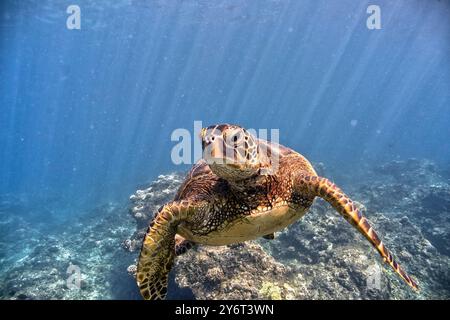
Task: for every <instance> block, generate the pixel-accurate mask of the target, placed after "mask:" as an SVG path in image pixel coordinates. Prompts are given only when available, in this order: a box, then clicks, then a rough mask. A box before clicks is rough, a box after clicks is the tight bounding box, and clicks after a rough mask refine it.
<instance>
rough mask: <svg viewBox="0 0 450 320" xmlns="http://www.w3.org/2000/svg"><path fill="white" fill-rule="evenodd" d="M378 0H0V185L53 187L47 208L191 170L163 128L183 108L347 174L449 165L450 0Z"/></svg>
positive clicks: (187, 115)
mask: <svg viewBox="0 0 450 320" xmlns="http://www.w3.org/2000/svg"><path fill="white" fill-rule="evenodd" d="M375 2H376V3H375ZM375 2H374V1H354V0H341V1H325V0H302V1H287V0H286V1H283V0H258V1H256V0H254V1H251V0H215V1H207V0H185V1H181V0H180V1H176V0H173V1H163V0H161V1H158V0H150V1H143V0H142V1H137V0H127V1H121V0H118V1H105V0H98V1H85V0H74V1H55V0H52V1H41V0H39V1H10V0H3V1H1V4H0V194H5V195H6V194H13V195H16V196H21V197H28V198H37V199H47V198H50V197H53V198H58V199H64V201H62V202H63V205H59V209H52V210H53V211H54V212H53V214H54V215H55V217H58V215H59V216H61V215H70V216H73V215H77V214H78V213H79V211H77V210H76V208H78V207H90V206H92V207H95V206H96V205H99V204H102V203H105V202H107V201H119V202H120V201H126V199H127V197H128V196H129V195H130V194H131V193H132V192H134V190H135V189H136V187H137V186H138V185H139V184H142V183H146V182H148V181H151V180H152V179H154V178H155V177H157V176H158V175H159V174H162V173H167V172H170V171H174V170H175V171H183V170H186V169H188V168H189V166H188V165H184V166H176V165H174V164H173V163H172V161H171V157H170V155H171V153H170V152H171V149H172V147H173V146H174V144H175V142H173V141H171V139H170V137H171V133H172V132H173V130H175V129H177V128H185V129H188V130H190V131H191V132H192V130H193V126H194V123H193V122H194V121H195V120H200V121H202V122H203V124H204V125H205V126H206V125H210V124H214V123H222V122H227V123H237V124H240V125H242V126H245V127H248V128H256V129H258V128H268V129H271V128H275V129H279V130H280V142H281V143H282V144H285V145H288V146H290V147H292V148H294V149H296V150H297V151H299V152H301V153H303V154H304V155H306V156H307V157H308V158H309V159H310V160H312V161H313V162H323V163H325V164H326V165H327V166H330V167H333V168H338V169H339V170H340V171H341V172H342V173H343V174H344V175H351V173H352V171H353V169H354V168H357V167H362V166H364V165H368V164H371V163H380V162H383V161H388V160H392V159H407V158H411V157H414V158H419V159H423V158H426V159H429V160H431V161H433V162H436V163H437V164H438V165H448V164H449V163H450V1H445V0H441V1H437V0H433V1H432V0H429V1H428V0H427V1H426V0H423V1H419V0H397V1H387V0H377V1H375ZM70 4H76V5H78V6H79V7H80V9H81V29H80V30H69V29H67V27H66V20H67V18H68V16H69V15H68V14H67V13H66V8H67V7H68V6H69V5H70ZM370 4H377V5H379V6H380V8H381V29H380V30H369V29H368V28H367V26H366V20H367V18H368V17H369V14H368V13H366V9H367V7H368V6H369V5H370ZM194 138H195V137H194ZM80 212H81V211H80ZM42 215H44V214H42ZM55 219H56V218H55Z"/></svg>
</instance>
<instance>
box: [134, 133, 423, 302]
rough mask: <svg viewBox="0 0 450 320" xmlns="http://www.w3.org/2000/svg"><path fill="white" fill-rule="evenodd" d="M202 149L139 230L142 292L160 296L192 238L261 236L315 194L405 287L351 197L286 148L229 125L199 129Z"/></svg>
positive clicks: (299, 212)
mask: <svg viewBox="0 0 450 320" xmlns="http://www.w3.org/2000/svg"><path fill="white" fill-rule="evenodd" d="M201 139H202V147H203V156H204V159H202V160H200V161H199V162H198V163H197V164H196V165H194V166H193V168H192V169H191V171H190V172H189V174H188V176H187V177H186V180H185V181H184V183H183V184H182V186H181V187H180V189H179V190H178V193H177V194H176V196H175V198H174V200H173V201H172V202H170V203H167V204H166V205H164V206H162V207H161V208H160V209H159V210H158V212H157V213H156V215H155V217H154V218H153V220H152V221H151V223H150V226H149V228H148V230H147V233H146V235H145V238H144V241H143V244H142V248H141V252H140V256H139V261H138V266H137V274H136V279H137V284H138V286H139V290H140V292H141V294H142V296H143V297H144V299H164V298H165V296H166V293H167V282H168V274H169V271H170V269H171V268H172V265H173V262H174V258H175V256H177V255H179V254H182V253H184V252H185V251H186V250H188V249H189V248H190V247H191V246H192V245H193V244H203V245H213V246H219V245H227V244H231V243H237V242H243V241H247V240H252V239H256V238H258V237H265V238H268V239H273V236H274V232H276V231H279V230H282V229H283V228H285V227H287V226H289V225H290V224H292V223H294V222H295V221H297V220H298V219H300V218H301V217H302V216H303V215H304V214H305V213H306V212H307V210H308V209H309V208H310V207H311V205H312V204H313V201H314V199H315V198H316V197H320V198H322V199H325V200H326V201H327V202H328V203H329V204H331V205H332V206H333V207H334V208H335V209H336V211H338V212H339V213H340V214H341V215H342V216H343V217H344V218H345V219H346V220H347V221H348V222H350V223H351V224H352V225H353V226H354V227H355V228H356V229H357V230H358V231H359V232H360V233H362V234H363V235H364V236H365V237H366V238H367V239H368V240H369V241H370V243H371V244H372V245H373V246H374V247H375V248H376V249H377V250H378V252H379V253H380V254H381V256H382V257H383V259H384V261H386V262H387V263H388V264H389V265H390V266H391V267H392V268H393V269H394V271H395V272H396V273H397V274H398V275H399V276H400V277H401V278H402V279H403V280H404V281H405V282H406V283H407V284H408V285H409V286H411V287H412V288H414V289H418V286H417V284H416V283H415V282H414V281H413V280H412V279H411V278H410V277H409V276H408V275H407V274H406V272H405V271H403V269H402V268H401V267H400V265H399V264H398V263H397V262H396V261H395V260H394V259H393V257H392V255H391V253H390V252H389V251H388V250H387V248H386V247H385V245H384V244H383V242H382V241H381V240H380V238H379V237H378V235H377V234H376V232H375V230H374V229H373V228H372V227H371V226H370V225H369V223H368V221H367V219H366V218H364V217H363V216H362V215H361V213H360V211H359V210H358V208H357V207H356V205H355V203H354V202H353V201H352V200H350V198H349V197H348V196H347V195H346V194H345V193H344V192H343V191H342V190H341V189H340V188H338V187H337V186H336V185H335V184H334V183H332V182H331V181H330V180H328V179H326V178H323V177H319V176H318V175H317V174H316V172H315V170H314V168H313V167H312V165H311V164H310V163H309V161H308V160H307V159H305V158H304V157H303V156H302V155H301V154H299V153H297V152H295V151H294V150H292V149H289V148H287V147H284V146H282V145H278V144H275V143H272V142H268V141H265V140H261V139H257V138H255V137H254V136H253V135H251V134H250V133H249V132H248V131H247V130H246V129H244V128H242V127H240V126H236V125H229V124H221V125H215V126H210V127H208V128H204V129H202V132H201Z"/></svg>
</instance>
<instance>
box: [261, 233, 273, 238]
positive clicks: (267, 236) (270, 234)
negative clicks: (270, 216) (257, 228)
mask: <svg viewBox="0 0 450 320" xmlns="http://www.w3.org/2000/svg"><path fill="white" fill-rule="evenodd" d="M263 238H264V239H267V240H273V239H275V233H269V234H266V235H265V236H263Z"/></svg>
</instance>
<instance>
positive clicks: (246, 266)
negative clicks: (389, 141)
mask: <svg viewBox="0 0 450 320" xmlns="http://www.w3.org/2000/svg"><path fill="white" fill-rule="evenodd" d="M320 167H321V169H320V170H321V171H322V172H324V173H323V174H324V175H326V176H328V177H333V176H336V175H335V174H334V173H333V172H328V170H327V168H325V167H324V166H323V165H321V166H320ZM183 179H184V175H182V174H178V173H173V174H169V175H161V176H159V177H158V178H157V179H156V180H155V181H154V182H152V183H150V184H149V185H146V186H144V187H143V188H141V189H142V190H139V191H137V192H136V193H135V194H133V195H132V196H131V197H130V202H131V205H130V202H127V201H123V202H122V203H108V204H105V205H104V206H100V207H97V208H95V209H93V210H90V211H89V212H86V213H85V214H83V215H78V217H77V218H71V219H66V220H61V219H59V220H58V219H57V218H56V217H57V216H58V215H57V211H56V210H57V208H58V206H61V203H58V200H54V203H53V204H52V206H51V207H49V206H47V207H45V208H44V209H42V208H41V212H39V208H38V206H37V205H36V202H35V201H31V200H30V199H28V198H27V197H26V196H17V195H3V196H1V197H0V216H1V219H0V262H1V263H0V298H1V299H140V296H139V293H138V290H137V288H136V285H135V281H134V278H133V277H134V275H135V273H136V266H135V263H136V259H137V255H138V253H139V249H140V246H141V241H142V238H143V236H144V233H145V230H146V228H147V225H148V222H149V220H150V219H151V217H152V216H153V214H154V212H156V211H157V209H158V208H159V207H160V206H161V205H162V204H164V203H166V202H168V201H170V200H171V199H172V197H173V196H174V194H175V192H176V190H177V188H178V186H179V185H180V184H181V182H182V181H183ZM355 181H356V182H355ZM343 184H344V186H343V188H344V189H345V190H346V192H347V193H348V194H349V195H350V196H351V197H352V199H353V200H355V201H358V203H359V205H360V208H361V210H362V211H363V212H364V215H365V216H366V217H367V218H368V219H369V220H370V221H371V223H372V224H373V226H374V228H375V229H376V230H377V231H378V233H379V234H380V236H381V237H382V238H383V241H384V243H385V244H386V246H387V247H388V248H389V249H390V250H391V251H392V253H393V254H394V255H395V256H396V257H397V259H398V261H399V262H400V263H401V264H402V265H403V266H404V268H405V269H406V270H407V271H408V272H409V273H410V274H411V275H412V276H413V277H414V278H415V279H417V281H418V282H419V284H420V287H421V291H420V292H419V293H415V292H413V291H412V290H410V288H409V287H408V286H406V285H405V284H404V283H402V282H401V280H399V278H398V277H397V276H396V275H395V274H394V273H393V272H392V271H390V269H389V268H387V267H386V266H384V265H383V262H382V260H381V258H380V257H379V256H378V254H377V252H376V250H374V249H373V248H372V247H371V246H370V244H368V243H367V241H366V240H365V238H364V237H363V236H361V235H360V234H359V233H358V232H357V231H356V230H355V229H354V228H353V227H352V226H350V224H348V223H347V222H346V221H345V220H344V219H343V218H342V217H341V216H340V215H339V214H338V213H337V212H335V211H334V210H333V209H332V208H331V206H329V205H328V204H327V203H326V202H324V201H322V200H320V199H318V200H317V201H316V203H315V204H314V205H313V207H312V208H311V210H310V212H309V213H308V214H307V215H305V216H304V217H303V218H302V219H301V220H300V221H298V222H296V223H295V224H293V225H292V226H290V227H288V228H286V229H285V230H283V231H282V232H279V233H277V234H276V237H275V239H273V240H267V239H257V240H255V241H248V242H246V243H239V244H234V245H229V246H220V247H211V246H200V245H197V246H195V247H194V248H192V249H191V250H189V251H188V252H187V253H185V254H183V255H181V256H180V257H178V258H177V259H176V262H175V266H174V269H173V271H172V272H171V275H170V282H169V294H168V298H169V299H178V298H185V299H449V298H450V275H449V270H450V268H449V266H450V257H449V256H450V245H449V243H450V242H449V239H450V235H449V233H450V221H449V220H450V214H449V212H450V197H449V195H450V181H449V179H448V174H446V173H445V171H443V170H442V171H441V170H440V169H439V168H438V167H437V166H436V165H435V164H433V163H432V162H429V161H425V160H414V159H411V160H408V161H392V162H389V163H385V164H383V165H379V166H377V167H374V168H371V170H367V169H365V170H362V171H361V172H355V173H354V175H352V180H350V181H349V182H348V183H347V182H346V181H344V183H343ZM363 204H364V205H363ZM42 210H44V211H45V212H47V213H48V215H49V218H48V219H47V220H43V219H42ZM33 212H36V213H33ZM78 268H79V269H78ZM77 270H79V271H80V273H81V276H80V277H79V278H77V279H78V280H79V281H78V282H76V281H72V280H73V279H74V278H73V276H74V275H75V273H74V272H75V271H77ZM74 284H75V286H74Z"/></svg>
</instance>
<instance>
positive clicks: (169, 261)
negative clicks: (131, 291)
mask: <svg viewBox="0 0 450 320" xmlns="http://www.w3.org/2000/svg"><path fill="white" fill-rule="evenodd" d="M190 209H191V208H190V207H189V203H188V202H187V201H174V202H171V203H169V204H166V205H165V206H163V207H161V209H159V211H158V213H157V214H156V216H155V218H154V219H153V220H152V222H151V223H150V226H149V228H148V230H147V234H146V235H145V238H144V241H143V243H142V248H141V253H140V256H139V261H138V266H137V274H136V280H137V284H138V286H139V291H140V292H141V295H142V297H143V298H144V299H146V300H159V299H164V298H165V297H166V294H167V283H168V276H169V272H170V269H172V265H173V261H174V258H175V235H176V230H177V226H178V225H179V223H180V222H181V221H183V220H184V219H186V217H187V214H188V212H189V210H190Z"/></svg>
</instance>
